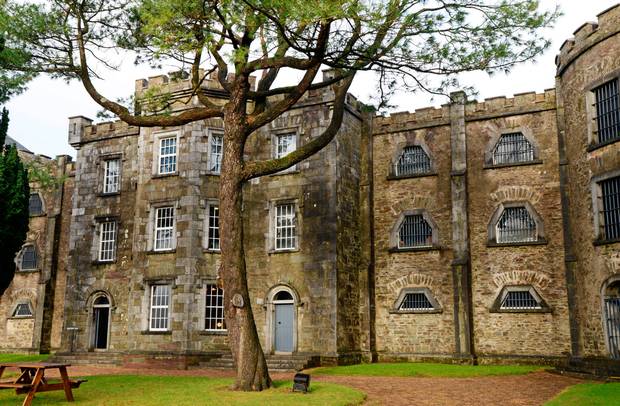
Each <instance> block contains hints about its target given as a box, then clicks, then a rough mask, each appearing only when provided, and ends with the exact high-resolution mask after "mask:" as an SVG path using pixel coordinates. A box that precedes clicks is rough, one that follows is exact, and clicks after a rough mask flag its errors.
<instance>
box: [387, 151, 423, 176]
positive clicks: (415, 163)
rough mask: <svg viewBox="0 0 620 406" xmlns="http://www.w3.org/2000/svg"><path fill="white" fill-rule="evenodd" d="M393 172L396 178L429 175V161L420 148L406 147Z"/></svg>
mask: <svg viewBox="0 0 620 406" xmlns="http://www.w3.org/2000/svg"><path fill="white" fill-rule="evenodd" d="M394 172H395V174H396V176H407V175H420V174H425V173H430V172H431V159H430V157H429V156H428V154H427V153H426V151H424V149H423V148H422V147H421V146H419V145H409V146H406V147H405V148H403V151H402V153H401V154H400V157H399V158H398V161H397V162H396V164H395V165H394Z"/></svg>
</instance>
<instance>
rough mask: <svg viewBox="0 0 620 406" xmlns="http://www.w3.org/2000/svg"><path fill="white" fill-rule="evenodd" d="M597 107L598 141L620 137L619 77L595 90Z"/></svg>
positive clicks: (603, 141) (602, 141)
mask: <svg viewBox="0 0 620 406" xmlns="http://www.w3.org/2000/svg"><path fill="white" fill-rule="evenodd" d="M593 92H594V96H595V107H596V126H597V131H596V132H597V138H598V143H599V144H601V143H605V142H609V141H613V140H618V139H620V93H619V92H618V79H614V80H612V81H609V82H607V83H604V84H603V85H601V86H599V87H597V88H595V89H594V90H593Z"/></svg>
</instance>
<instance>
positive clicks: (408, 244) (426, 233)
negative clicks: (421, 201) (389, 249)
mask: <svg viewBox="0 0 620 406" xmlns="http://www.w3.org/2000/svg"><path fill="white" fill-rule="evenodd" d="M398 237H399V242H398V248H414V247H430V246H432V244H433V228H432V227H431V226H430V225H429V224H428V222H427V221H426V220H425V219H424V217H423V216H422V215H421V214H413V215H407V216H405V218H404V219H403V222H402V224H401V225H400V229H399V231H398Z"/></svg>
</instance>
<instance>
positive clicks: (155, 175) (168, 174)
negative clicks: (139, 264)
mask: <svg viewBox="0 0 620 406" xmlns="http://www.w3.org/2000/svg"><path fill="white" fill-rule="evenodd" d="M171 176H179V172H172V173H154V174H153V175H151V179H161V178H168V177H171Z"/></svg>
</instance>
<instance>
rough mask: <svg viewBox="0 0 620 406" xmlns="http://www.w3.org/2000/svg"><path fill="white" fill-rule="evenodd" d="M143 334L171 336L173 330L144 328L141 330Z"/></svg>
mask: <svg viewBox="0 0 620 406" xmlns="http://www.w3.org/2000/svg"><path fill="white" fill-rule="evenodd" d="M140 334H141V335H143V336H150V335H152V336H169V335H172V331H171V330H166V331H151V330H143V331H141V332H140Z"/></svg>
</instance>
